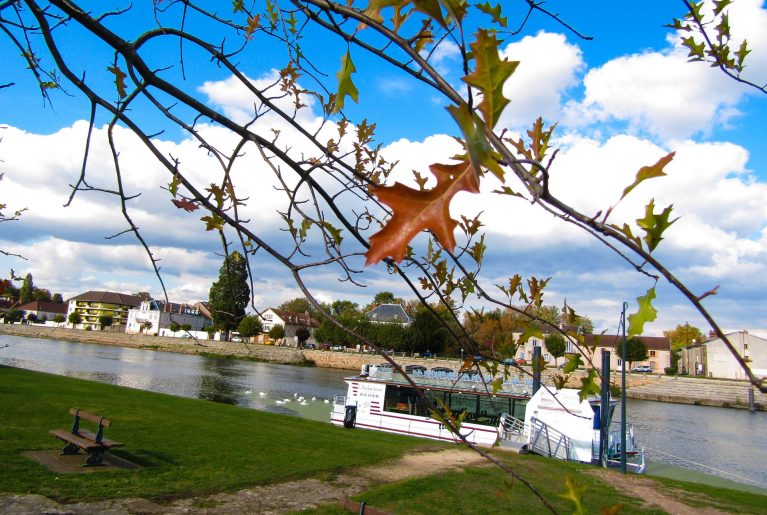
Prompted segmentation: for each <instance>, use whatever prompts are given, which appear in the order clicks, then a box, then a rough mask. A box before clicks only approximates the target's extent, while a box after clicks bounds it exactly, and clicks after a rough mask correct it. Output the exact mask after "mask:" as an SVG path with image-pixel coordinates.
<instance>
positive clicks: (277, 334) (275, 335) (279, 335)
mask: <svg viewBox="0 0 767 515" xmlns="http://www.w3.org/2000/svg"><path fill="white" fill-rule="evenodd" d="M269 338H270V339H271V340H272V341H275V342H277V341H279V340H282V339H283V338H285V328H284V327H282V326H281V325H280V324H277V325H274V326H272V328H271V329H269Z"/></svg>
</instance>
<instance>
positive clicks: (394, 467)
mask: <svg viewBox="0 0 767 515" xmlns="http://www.w3.org/2000/svg"><path fill="white" fill-rule="evenodd" d="M485 465H488V463H487V461H485V460H484V459H483V458H482V457H481V456H479V455H478V454H476V453H474V452H472V451H468V450H465V449H448V450H445V451H438V452H419V453H413V454H410V455H408V456H405V457H403V458H401V459H398V460H396V461H393V462H390V463H387V464H383V465H377V466H374V467H365V468H360V469H353V470H350V471H347V472H345V473H342V474H339V475H338V476H335V477H334V478H332V479H331V480H328V481H320V480H318V479H303V480H300V481H291V482H288V483H278V484H274V485H268V486H258V487H254V488H248V489H245V490H240V491H238V492H234V493H221V494H215V495H211V496H205V497H192V498H186V499H180V500H177V501H173V502H172V503H170V504H169V505H160V504H157V503H154V502H152V501H149V500H147V499H114V500H107V501H96V502H88V503H76V504H59V503H57V502H55V501H53V500H51V499H48V498H46V497H42V496H40V495H26V496H9V497H4V498H0V513H13V514H14V515H33V514H35V515H37V514H43V513H44V514H47V515H63V514H73V515H75V514H76V515H86V514H87V515H97V514H98V515H101V514H104V515H126V514H176V513H204V514H238V515H240V514H245V513H260V514H265V515H268V514H279V513H289V512H292V511H297V510H302V509H307V508H312V507H315V506H318V505H320V504H328V503H334V502H336V501H338V499H340V498H342V497H346V496H350V495H354V494H357V493H359V492H362V491H364V490H367V489H368V488H370V487H371V486H373V485H376V484H381V483H390V482H394V481H400V480H403V479H408V478H415V477H424V476H427V475H431V474H437V473H440V472H447V471H450V470H460V469H462V468H464V467H476V466H485Z"/></svg>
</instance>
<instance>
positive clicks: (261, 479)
mask: <svg viewBox="0 0 767 515" xmlns="http://www.w3.org/2000/svg"><path fill="white" fill-rule="evenodd" d="M0 406H2V412H3V413H2V423H1V424H0V441H1V442H2V443H3V445H2V446H0V463H3V466H2V467H0V492H3V493H16V494H26V493H35V494H41V495H45V496H48V497H51V498H53V499H56V500H58V501H69V500H75V499H77V500H86V499H95V498H98V499H103V498H109V497H132V496H140V497H149V498H155V499H162V498H172V497H184V496H189V495H202V494H208V493H216V492H222V491H232V490H236V489H240V488H245V487H248V486H252V485H256V484H265V483H270V482H282V481H287V480H289V479H294V478H301V477H308V476H315V475H322V474H327V473H328V472H334V471H336V470H338V469H340V468H342V467H350V466H357V465H368V464H372V463H376V462H378V461H381V460H385V459H388V458H393V457H396V456H399V455H401V454H402V453H404V452H406V451H407V450H409V449H413V448H416V447H418V448H424V447H441V446H444V444H438V443H432V442H428V441H425V440H423V439H416V438H405V437H401V436H396V435H389V434H386V433H378V432H374V431H348V430H344V429H343V428H338V427H335V426H331V425H330V424H324V423H320V422H314V421H311V420H304V419H299V418H295V417H288V416H285V415H278V414H272V413H266V412H262V411H256V410H251V409H245V408H239V407H235V406H229V405H224V404H216V403H213V402H207V401H199V400H193V399H185V398H180V397H172V396H169V395H163V394H156V393H149V392H144V391H141V390H134V389H130V388H122V387H118V386H111V385H107V384H102V383H97V382H92V381H82V380H78V379H72V378H67V377H61V376H55V375H49V374H43V373H38V372H31V371H27V370H21V369H15V368H9V367H2V366H0ZM73 407H77V408H82V409H85V410H87V411H91V412H93V413H97V414H99V415H103V416H106V417H108V418H110V419H111V420H112V421H113V426H112V427H111V428H108V429H107V430H106V433H105V434H106V436H107V438H110V439H114V440H117V441H120V442H123V443H125V447H123V448H121V449H120V450H115V451H114V454H116V455H118V456H122V457H125V458H127V459H129V460H130V461H133V462H134V463H138V464H140V465H141V466H142V468H141V469H138V470H122V469H115V470H109V471H100V472H99V473H96V474H55V473H53V472H50V471H49V470H47V469H46V468H45V467H43V466H42V465H39V464H37V463H36V462H34V461H32V460H31V459H29V458H27V457H25V456H23V455H22V454H21V453H22V452H23V451H30V450H39V449H60V448H62V447H63V444H61V443H60V442H59V440H57V439H55V438H54V437H52V436H50V435H49V434H48V430H49V429H56V428H67V427H70V426H71V424H72V417H71V416H70V415H69V414H68V411H69V409H70V408H73Z"/></svg>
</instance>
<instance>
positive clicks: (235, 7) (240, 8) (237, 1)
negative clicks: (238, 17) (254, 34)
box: [232, 0, 245, 13]
mask: <svg viewBox="0 0 767 515" xmlns="http://www.w3.org/2000/svg"><path fill="white" fill-rule="evenodd" d="M237 12H245V6H244V5H243V4H242V0H234V1H233V2H232V13H237Z"/></svg>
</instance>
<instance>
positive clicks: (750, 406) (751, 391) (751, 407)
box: [748, 386, 756, 413]
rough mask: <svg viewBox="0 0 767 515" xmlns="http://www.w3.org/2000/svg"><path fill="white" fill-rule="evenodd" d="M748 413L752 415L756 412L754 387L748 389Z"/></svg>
mask: <svg viewBox="0 0 767 515" xmlns="http://www.w3.org/2000/svg"><path fill="white" fill-rule="evenodd" d="M748 411H750V412H751V413H753V412H755V411H756V404H755V403H754V387H753V386H749V388H748Z"/></svg>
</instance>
